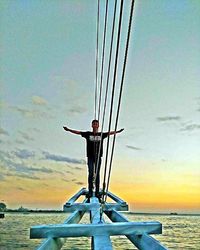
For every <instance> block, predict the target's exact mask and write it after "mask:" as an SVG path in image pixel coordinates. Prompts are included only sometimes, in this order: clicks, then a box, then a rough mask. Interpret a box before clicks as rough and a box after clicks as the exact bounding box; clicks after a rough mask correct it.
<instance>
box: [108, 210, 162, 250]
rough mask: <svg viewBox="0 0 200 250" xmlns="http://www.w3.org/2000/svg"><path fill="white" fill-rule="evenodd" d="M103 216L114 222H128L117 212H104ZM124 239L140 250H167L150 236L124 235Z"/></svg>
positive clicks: (144, 234)
mask: <svg viewBox="0 0 200 250" xmlns="http://www.w3.org/2000/svg"><path fill="white" fill-rule="evenodd" d="M105 214H106V215H107V216H108V217H109V218H110V219H111V220H112V221H114V222H128V219H127V218H126V217H125V216H123V215H122V214H120V213H118V212H117V211H106V212H105ZM126 237H127V238H128V239H129V240H130V241H131V242H132V243H133V244H134V245H135V246H136V247H137V248H138V249H140V250H149V249H151V250H167V248H165V247H164V246H162V245H161V243H160V242H159V241H157V240H155V239H154V238H152V237H151V236H150V235H147V234H146V233H143V234H142V235H135V234H132V235H126Z"/></svg>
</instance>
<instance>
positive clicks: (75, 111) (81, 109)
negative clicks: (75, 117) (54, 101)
mask: <svg viewBox="0 0 200 250" xmlns="http://www.w3.org/2000/svg"><path fill="white" fill-rule="evenodd" d="M68 111H69V112H70V113H72V114H82V113H84V112H85V111H86V109H85V108H84V107H83V106H79V105H74V106H72V107H71V109H69V110H68Z"/></svg>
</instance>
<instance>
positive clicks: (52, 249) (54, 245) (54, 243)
mask: <svg viewBox="0 0 200 250" xmlns="http://www.w3.org/2000/svg"><path fill="white" fill-rule="evenodd" d="M84 213H85V212H84V211H75V212H74V213H73V214H71V215H70V216H69V217H68V218H67V219H66V220H65V221H64V223H65V224H71V223H78V222H79V221H80V220H81V218H82V217H83V215H84ZM65 242H66V239H65V238H52V237H49V238H48V239H46V240H45V241H44V242H43V243H42V244H41V245H40V246H39V247H38V248H37V250H58V249H61V248H62V246H63V245H64V243H65Z"/></svg>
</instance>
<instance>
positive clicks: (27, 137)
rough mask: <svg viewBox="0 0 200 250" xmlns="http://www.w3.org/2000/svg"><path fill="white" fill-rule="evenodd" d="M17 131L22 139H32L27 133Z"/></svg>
mask: <svg viewBox="0 0 200 250" xmlns="http://www.w3.org/2000/svg"><path fill="white" fill-rule="evenodd" d="M19 133H20V134H21V136H22V137H23V139H25V140H27V141H34V139H33V138H32V137H31V136H30V135H29V134H27V133H25V132H22V131H19Z"/></svg>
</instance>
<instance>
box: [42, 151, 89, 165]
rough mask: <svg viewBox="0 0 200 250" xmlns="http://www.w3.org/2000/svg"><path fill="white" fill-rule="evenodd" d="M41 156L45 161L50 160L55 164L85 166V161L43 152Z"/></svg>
mask: <svg viewBox="0 0 200 250" xmlns="http://www.w3.org/2000/svg"><path fill="white" fill-rule="evenodd" d="M43 155H44V157H45V159H46V160H52V161H57V162H67V163H74V164H85V160H79V159H73V158H69V157H66V156H61V155H55V154H50V153H48V152H43Z"/></svg>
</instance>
